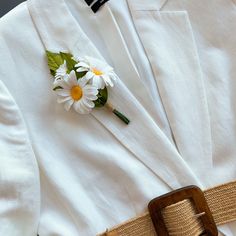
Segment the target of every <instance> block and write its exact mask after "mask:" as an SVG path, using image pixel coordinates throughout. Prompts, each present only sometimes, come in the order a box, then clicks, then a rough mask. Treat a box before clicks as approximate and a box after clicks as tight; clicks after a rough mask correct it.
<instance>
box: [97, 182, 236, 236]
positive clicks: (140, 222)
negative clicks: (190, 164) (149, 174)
mask: <svg viewBox="0 0 236 236" xmlns="http://www.w3.org/2000/svg"><path fill="white" fill-rule="evenodd" d="M203 193H204V196H205V200H206V202H207V205H208V207H209V209H210V212H211V214H212V216H213V218H214V221H215V224H216V225H221V224H225V223H229V222H231V221H234V220H236V181H235V182H230V183H227V184H223V185H220V186H217V187H214V188H211V189H208V190H206V191H204V192H203ZM161 214H162V216H163V219H164V222H165V226H166V228H167V230H168V235H171V236H172V235H173V236H177V235H182V236H196V235H203V234H204V227H203V225H202V222H201V214H198V213H197V212H196V209H195V207H194V204H193V203H192V201H191V200H189V199H185V200H182V201H180V202H177V203H175V204H173V205H170V206H167V207H165V208H164V209H163V211H162V212H161ZM98 236H157V233H156V230H155V228H154V226H153V222H152V219H151V216H150V214H149V212H147V213H145V214H143V215H140V216H138V217H136V218H133V219H131V220H129V221H127V222H125V223H123V224H120V225H118V226H115V227H114V228H112V229H110V230H107V231H106V232H104V233H102V234H99V235H98ZM161 236H162V235H161Z"/></svg>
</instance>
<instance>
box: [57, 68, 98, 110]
mask: <svg viewBox="0 0 236 236" xmlns="http://www.w3.org/2000/svg"><path fill="white" fill-rule="evenodd" d="M87 82H88V81H87V79H86V78H85V77H83V78H80V79H78V80H77V78H76V74H75V71H73V70H72V71H71V72H70V74H69V75H68V77H66V78H64V79H61V80H60V81H58V85H59V86H60V87H61V89H57V90H56V91H55V92H56V94H57V96H58V99H57V102H58V103H64V107H65V109H66V110H67V111H69V110H70V108H71V107H73V109H74V110H75V111H76V112H78V113H80V114H88V113H90V112H91V110H92V109H93V108H94V106H95V105H94V102H93V101H95V100H97V94H98V90H97V88H96V87H95V86H94V85H91V84H87Z"/></svg>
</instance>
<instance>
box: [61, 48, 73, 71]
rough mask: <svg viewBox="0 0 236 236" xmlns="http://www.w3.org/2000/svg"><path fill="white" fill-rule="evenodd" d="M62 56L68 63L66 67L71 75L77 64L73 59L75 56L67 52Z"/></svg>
mask: <svg viewBox="0 0 236 236" xmlns="http://www.w3.org/2000/svg"><path fill="white" fill-rule="evenodd" d="M60 56H61V58H62V59H63V61H64V60H65V61H66V65H67V68H68V73H70V72H71V71H72V70H74V69H75V65H76V64H77V62H76V61H75V60H74V59H73V58H72V57H73V55H72V54H70V53H66V52H60Z"/></svg>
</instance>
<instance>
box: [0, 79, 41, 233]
mask: <svg viewBox="0 0 236 236" xmlns="http://www.w3.org/2000/svg"><path fill="white" fill-rule="evenodd" d="M39 188H40V184H39V171H38V166H37V163H36V159H35V155H34V152H33V150H32V147H31V144H30V141H29V137H28V134H27V128H26V125H25V123H24V121H23V117H22V115H21V112H20V110H19V108H18V106H17V104H16V103H15V101H14V99H13V98H12V96H11V95H10V94H9V92H8V90H7V89H6V87H5V85H4V84H3V83H2V82H1V81H0V235H5V236H23V235H24V236H33V235H37V227H38V226H37V225H38V219H39V211H40V189H39Z"/></svg>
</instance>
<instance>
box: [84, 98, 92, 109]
mask: <svg viewBox="0 0 236 236" xmlns="http://www.w3.org/2000/svg"><path fill="white" fill-rule="evenodd" d="M82 103H83V104H84V105H85V106H86V107H88V108H94V103H93V102H92V101H90V100H88V99H83V100H82Z"/></svg>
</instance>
